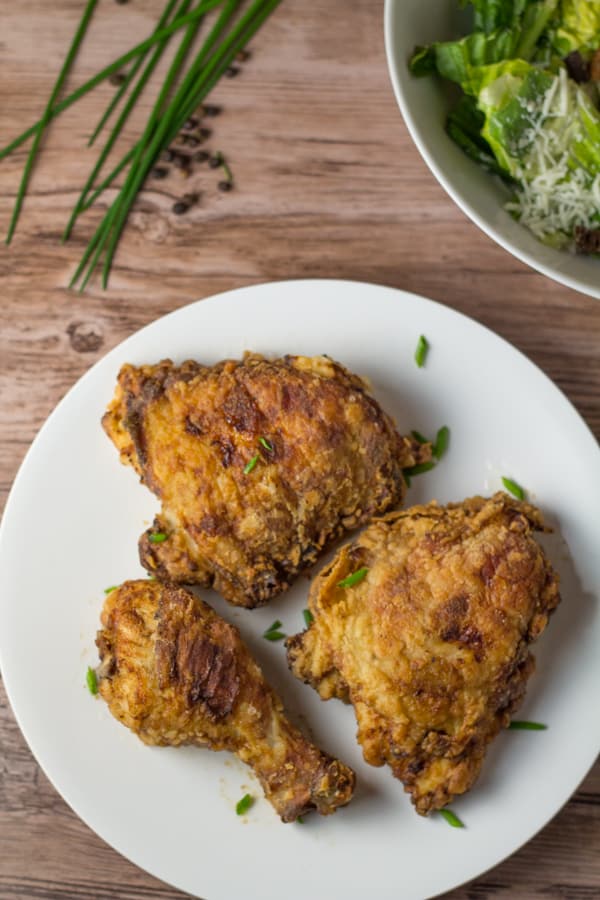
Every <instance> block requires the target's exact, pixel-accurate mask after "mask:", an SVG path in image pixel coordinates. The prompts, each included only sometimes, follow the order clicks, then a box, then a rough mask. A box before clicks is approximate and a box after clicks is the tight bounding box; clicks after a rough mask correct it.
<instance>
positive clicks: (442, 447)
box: [432, 425, 450, 459]
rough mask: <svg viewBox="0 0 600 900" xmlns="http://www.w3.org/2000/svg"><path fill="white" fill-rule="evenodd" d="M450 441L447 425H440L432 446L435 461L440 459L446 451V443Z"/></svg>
mask: <svg viewBox="0 0 600 900" xmlns="http://www.w3.org/2000/svg"><path fill="white" fill-rule="evenodd" d="M449 440H450V429H449V428H448V426H447V425H442V427H441V428H440V430H439V431H438V433H437V434H436V436H435V443H434V445H433V450H432V452H433V455H434V456H435V458H436V459H441V458H442V456H443V455H444V453H445V452H446V450H447V449H448V442H449Z"/></svg>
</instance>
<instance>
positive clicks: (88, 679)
mask: <svg viewBox="0 0 600 900" xmlns="http://www.w3.org/2000/svg"><path fill="white" fill-rule="evenodd" d="M85 683H86V684H87V689H88V691H89V692H90V694H94V695H95V694H97V693H98V679H97V677H96V672H95V671H94V669H92V667H91V666H88V668H87V672H86V673H85Z"/></svg>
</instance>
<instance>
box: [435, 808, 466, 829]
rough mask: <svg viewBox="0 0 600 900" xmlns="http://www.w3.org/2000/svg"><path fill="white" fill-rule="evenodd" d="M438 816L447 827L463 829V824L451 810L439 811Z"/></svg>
mask: <svg viewBox="0 0 600 900" xmlns="http://www.w3.org/2000/svg"><path fill="white" fill-rule="evenodd" d="M439 814H440V816H442V817H443V818H444V819H445V820H446V822H447V823H448V825H452V827H453V828H464V827H465V826H464V823H463V822H461V820H460V819H459V818H458V816H457V815H456V813H453V812H452V810H451V809H448V808H446V809H440V810H439Z"/></svg>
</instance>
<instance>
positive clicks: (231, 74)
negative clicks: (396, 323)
mask: <svg viewBox="0 0 600 900" xmlns="http://www.w3.org/2000/svg"><path fill="white" fill-rule="evenodd" d="M239 71H240V70H239V69H238V67H237V66H229V67H228V68H227V69H225V74H226V75H227V77H228V78H235V76H236V75H238V74H239Z"/></svg>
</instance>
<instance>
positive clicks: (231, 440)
mask: <svg viewBox="0 0 600 900" xmlns="http://www.w3.org/2000/svg"><path fill="white" fill-rule="evenodd" d="M102 421H103V425H104V428H105V430H106V432H107V434H108V435H109V437H110V438H111V439H112V441H113V442H114V444H115V445H116V447H117V448H118V450H119V451H120V454H121V460H122V462H124V463H127V464H129V465H131V466H133V467H134V469H135V470H136V471H137V472H138V474H139V475H140V477H141V480H142V482H143V483H144V484H146V485H147V486H148V487H149V488H150V490H152V491H154V493H155V494H156V495H157V496H158V497H159V498H160V500H161V503H162V511H161V513H160V515H158V516H157V517H156V519H155V521H154V525H153V527H152V528H150V529H149V530H148V531H147V532H146V533H145V534H144V535H143V536H142V538H141V539H140V557H141V561H142V565H144V566H145V568H146V569H147V570H148V571H149V572H151V573H152V574H155V575H157V576H158V577H159V578H162V579H164V580H166V581H173V582H176V583H179V584H199V585H202V586H204V587H212V586H214V587H215V588H216V590H218V591H219V592H220V593H221V594H222V595H223V596H224V597H225V598H226V599H227V600H230V601H231V602H232V603H235V604H237V605H239V606H246V607H249V608H251V607H254V606H259V605H262V604H264V603H266V602H267V601H268V600H269V599H270V598H271V597H274V596H275V595H276V594H279V593H280V592H281V591H283V590H284V589H285V588H287V587H288V586H289V585H290V583H291V581H292V580H293V579H294V577H295V576H296V575H297V574H298V573H299V572H300V571H301V570H302V569H304V568H306V567H308V566H310V565H312V564H313V563H314V562H315V560H316V559H317V557H318V556H319V554H320V553H321V552H322V551H323V549H324V548H325V547H326V546H327V544H328V543H330V542H331V541H332V540H333V539H335V538H336V537H339V536H341V535H342V534H344V533H345V532H347V531H349V530H350V529H353V528H356V527H357V526H359V525H361V524H364V523H365V522H367V521H368V520H369V519H370V518H371V517H372V516H373V515H375V514H378V513H382V512H385V511H386V510H387V509H390V508H392V507H394V506H396V505H398V504H399V503H400V502H401V500H402V498H403V496H404V491H405V482H404V479H403V476H402V469H403V468H404V467H406V466H412V465H414V464H415V463H418V462H422V461H424V460H426V459H428V458H429V457H430V455H431V447H430V445H420V444H418V443H417V442H416V441H414V440H413V439H412V438H402V437H400V435H399V434H398V433H397V431H396V430H395V428H394V425H393V422H392V420H391V419H390V418H389V416H387V415H386V414H385V413H384V412H383V411H382V410H381V408H380V407H379V405H378V404H377V402H376V401H375V400H374V399H373V397H372V396H371V395H370V394H369V392H368V390H367V387H366V385H365V383H364V382H363V381H362V380H361V379H360V378H358V377H357V376H356V375H352V374H351V373H350V372H348V371H347V370H346V369H344V368H343V367H342V366H340V365H338V364H337V363H335V362H333V361H332V360H330V359H328V358H327V357H323V356H320V357H314V358H308V357H303V356H286V357H284V358H283V359H274V360H267V359H265V358H264V357H262V356H258V355H256V354H246V356H245V357H244V359H243V360H242V361H234V360H225V361H224V362H221V363H219V364H218V365H215V366H202V365H200V364H199V363H196V362H186V363H183V365H181V366H175V365H174V364H173V363H172V362H170V361H169V360H166V361H164V362H161V363H159V364H158V365H155V366H141V367H135V366H132V365H125V366H123V368H122V369H121V372H120V374H119V378H118V386H117V390H116V394H115V397H114V399H113V401H112V403H111V405H110V406H109V409H108V411H107V413H106V414H105V416H104V418H103V420H102Z"/></svg>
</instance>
